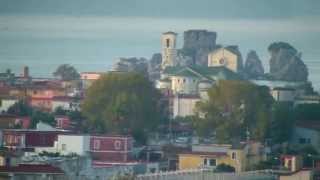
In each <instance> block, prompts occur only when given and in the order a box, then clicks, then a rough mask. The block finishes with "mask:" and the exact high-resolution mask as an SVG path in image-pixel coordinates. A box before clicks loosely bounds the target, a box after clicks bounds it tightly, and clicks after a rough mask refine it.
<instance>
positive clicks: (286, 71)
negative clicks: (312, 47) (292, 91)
mask: <svg viewBox="0 0 320 180" xmlns="http://www.w3.org/2000/svg"><path fill="white" fill-rule="evenodd" d="M268 50H269V52H270V54H271V59H270V76H271V77H272V78H273V79H274V80H283V81H307V80H308V69H307V67H306V65H305V64H304V62H303V61H302V59H301V53H298V51H297V50H296V49H295V48H294V47H292V46H291V45H290V44H288V43H285V42H275V43H272V44H271V45H270V46H269V48H268Z"/></svg>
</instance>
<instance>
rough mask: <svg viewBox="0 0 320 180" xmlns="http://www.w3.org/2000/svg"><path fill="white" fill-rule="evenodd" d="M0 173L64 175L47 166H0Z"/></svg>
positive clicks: (58, 169) (56, 169)
mask: <svg viewBox="0 0 320 180" xmlns="http://www.w3.org/2000/svg"><path fill="white" fill-rule="evenodd" d="M0 173H31V174H34V173H47V174H64V172H63V171H62V170H61V169H60V168H57V167H54V166H51V165H48V164H19V165H18V166H0Z"/></svg>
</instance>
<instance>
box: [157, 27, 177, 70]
mask: <svg viewBox="0 0 320 180" xmlns="http://www.w3.org/2000/svg"><path fill="white" fill-rule="evenodd" d="M176 42H177V34H176V33H174V32H165V33H163V34H162V37H161V47H162V62H161V68H162V69H165V68H166V67H168V66H175V65H177V49H176Z"/></svg>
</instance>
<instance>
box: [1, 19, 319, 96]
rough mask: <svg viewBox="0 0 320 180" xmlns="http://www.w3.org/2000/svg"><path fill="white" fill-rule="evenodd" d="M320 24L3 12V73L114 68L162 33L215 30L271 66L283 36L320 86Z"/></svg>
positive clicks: (156, 47) (148, 49)
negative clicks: (272, 50)
mask: <svg viewBox="0 0 320 180" xmlns="http://www.w3.org/2000/svg"><path fill="white" fill-rule="evenodd" d="M319 24H320V23H317V21H313V20H312V19H303V18H300V19H299V18H294V19H280V20H279V19H278V20H273V19H263V20H261V19H259V20H255V19H192V18H191V19H190V18H189V19H183V18H177V19H175V18H146V17H110V16H57V15H55V16H49V15H47V16H40V15H39V16H37V15H33V16H27V15H1V16H0V72H3V71H5V70H6V69H11V70H12V71H13V72H15V73H16V74H20V73H21V72H22V69H23V66H29V68H30V73H31V75H32V76H33V77H52V73H53V72H54V71H55V69H56V68H57V67H58V66H59V65H60V64H71V65H73V66H74V67H75V68H76V69H77V70H78V71H80V72H84V71H85V72H87V71H94V72H104V71H108V70H110V68H111V67H112V65H113V63H114V62H115V61H117V59H118V58H120V57H145V58H150V57H151V56H152V54H153V53H158V52H161V46H160V36H161V33H162V32H166V31H175V32H177V33H178V40H177V41H178V42H177V46H178V47H177V48H180V47H182V45H183V32H184V31H185V30H189V29H206V30H208V31H216V32H217V34H218V36H217V44H221V45H238V46H239V48H240V51H241V52H242V55H243V57H244V58H245V57H246V54H247V52H248V51H249V50H251V49H252V50H256V52H257V53H258V55H259V57H260V59H261V60H262V61H263V64H264V67H265V71H266V72H268V71H269V59H270V55H269V53H268V50H267V48H268V46H269V45H270V43H272V42H277V41H284V42H288V43H290V44H291V45H293V46H294V47H295V48H296V49H297V50H298V51H300V52H301V53H302V59H303V61H304V63H305V64H306V65H307V67H308V69H309V80H310V81H311V82H312V83H313V86H314V88H315V89H316V90H319V91H320V25H319Z"/></svg>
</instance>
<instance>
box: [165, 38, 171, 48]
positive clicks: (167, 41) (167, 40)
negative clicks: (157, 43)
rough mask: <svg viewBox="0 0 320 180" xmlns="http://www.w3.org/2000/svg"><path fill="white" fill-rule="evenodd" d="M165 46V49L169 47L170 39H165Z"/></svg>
mask: <svg viewBox="0 0 320 180" xmlns="http://www.w3.org/2000/svg"><path fill="white" fill-rule="evenodd" d="M166 46H167V48H168V47H170V39H166Z"/></svg>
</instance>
